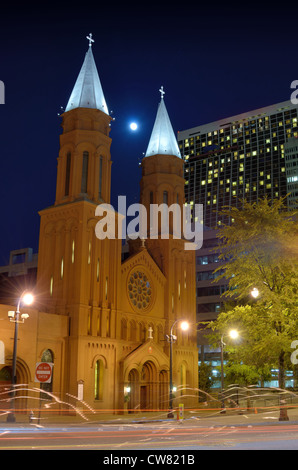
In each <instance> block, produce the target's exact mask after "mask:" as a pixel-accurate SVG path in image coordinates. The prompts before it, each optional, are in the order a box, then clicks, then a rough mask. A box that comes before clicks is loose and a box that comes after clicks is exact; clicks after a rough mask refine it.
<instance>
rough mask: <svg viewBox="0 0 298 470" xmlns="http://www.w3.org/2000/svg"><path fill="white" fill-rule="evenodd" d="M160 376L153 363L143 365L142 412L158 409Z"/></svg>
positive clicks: (141, 386)
mask: <svg viewBox="0 0 298 470" xmlns="http://www.w3.org/2000/svg"><path fill="white" fill-rule="evenodd" d="M158 385H159V383H158V375H157V368H156V365H155V364H154V363H153V362H152V361H147V362H145V363H144V364H143V367H142V372H141V381H140V405H141V410H156V409H157V408H158V395H159V393H158V392H159V390H158Z"/></svg>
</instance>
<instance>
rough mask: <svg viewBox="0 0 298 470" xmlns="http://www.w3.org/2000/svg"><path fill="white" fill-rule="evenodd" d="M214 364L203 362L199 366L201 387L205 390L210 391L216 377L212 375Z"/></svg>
mask: <svg viewBox="0 0 298 470" xmlns="http://www.w3.org/2000/svg"><path fill="white" fill-rule="evenodd" d="M212 369H213V367H212V365H211V364H208V363H206V362H202V363H201V365H200V367H199V388H200V390H203V391H204V392H207V393H209V392H210V390H211V388H212V385H213V384H214V382H215V379H214V377H213V375H212Z"/></svg>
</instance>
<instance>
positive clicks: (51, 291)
mask: <svg viewBox="0 0 298 470" xmlns="http://www.w3.org/2000/svg"><path fill="white" fill-rule="evenodd" d="M53 287H54V278H53V276H51V280H50V295H51V296H52V295H53Z"/></svg>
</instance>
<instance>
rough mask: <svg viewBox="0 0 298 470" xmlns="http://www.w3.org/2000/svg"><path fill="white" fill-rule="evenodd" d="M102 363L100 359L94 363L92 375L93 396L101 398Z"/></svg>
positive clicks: (97, 398)
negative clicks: (93, 373)
mask: <svg viewBox="0 0 298 470" xmlns="http://www.w3.org/2000/svg"><path fill="white" fill-rule="evenodd" d="M103 381H104V365H103V362H102V360H101V359H99V360H98V361H96V363H95V376H94V398H95V400H102V398H103Z"/></svg>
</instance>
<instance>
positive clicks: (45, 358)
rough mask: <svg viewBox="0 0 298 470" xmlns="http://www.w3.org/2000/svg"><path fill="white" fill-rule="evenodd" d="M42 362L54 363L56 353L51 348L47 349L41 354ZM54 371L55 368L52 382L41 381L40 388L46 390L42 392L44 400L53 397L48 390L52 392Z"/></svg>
mask: <svg viewBox="0 0 298 470" xmlns="http://www.w3.org/2000/svg"><path fill="white" fill-rule="evenodd" d="M40 362H51V363H52V364H53V363H54V355H53V352H52V351H51V350H50V349H45V350H44V352H43V353H42V356H41V361H40ZM53 372H54V368H53V369H52V380H51V382H50V383H41V384H40V389H41V390H42V391H43V392H44V393H42V394H41V398H42V399H44V400H51V399H52V397H51V396H49V395H48V394H47V393H46V392H49V393H51V392H52V391H53Z"/></svg>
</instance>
